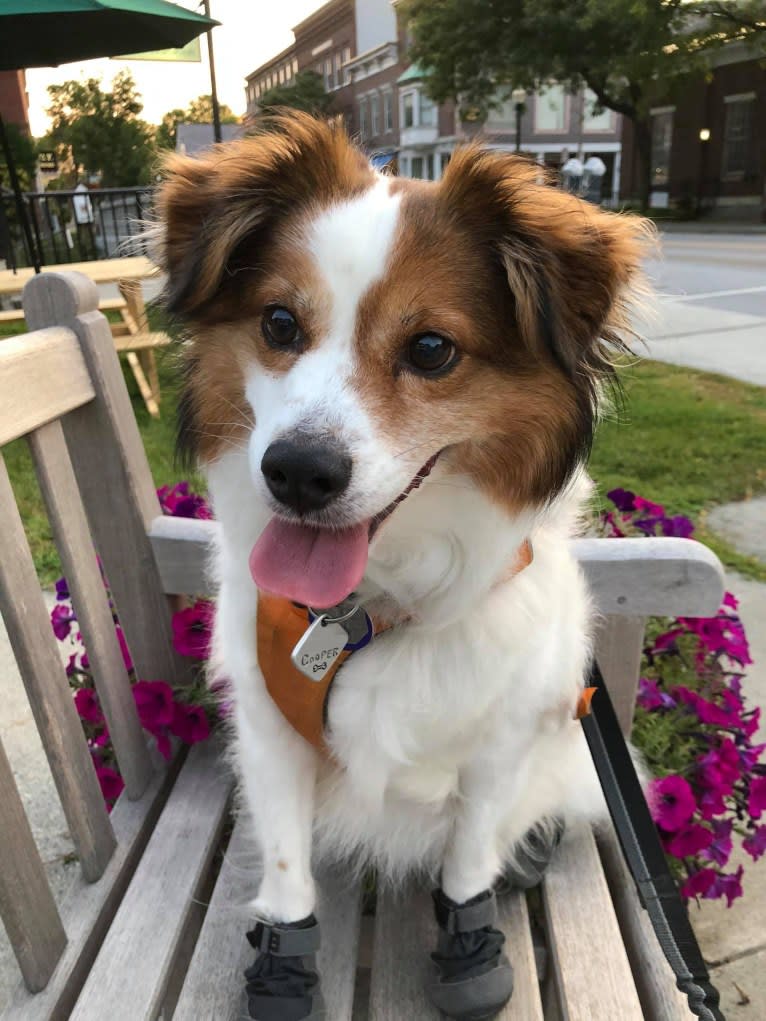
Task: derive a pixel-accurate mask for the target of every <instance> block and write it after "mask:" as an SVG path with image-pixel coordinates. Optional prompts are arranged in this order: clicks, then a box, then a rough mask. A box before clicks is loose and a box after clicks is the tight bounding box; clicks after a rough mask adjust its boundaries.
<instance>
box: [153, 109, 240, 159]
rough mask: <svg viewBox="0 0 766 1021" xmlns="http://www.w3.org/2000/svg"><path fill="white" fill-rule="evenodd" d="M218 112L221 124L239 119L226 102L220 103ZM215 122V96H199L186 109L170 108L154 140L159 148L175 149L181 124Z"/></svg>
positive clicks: (234, 122)
mask: <svg viewBox="0 0 766 1021" xmlns="http://www.w3.org/2000/svg"><path fill="white" fill-rule="evenodd" d="M218 112H219V114H220V118H221V124H236V123H237V122H238V121H239V118H238V117H237V115H236V114H235V113H234V112H233V111H232V110H231V109H230V107H228V106H227V105H226V104H225V103H219V104H218ZM212 123H213V97H212V96H198V97H197V98H196V99H195V100H193V101H192V102H191V103H189V105H188V106H187V108H186V109H185V110H180V109H178V108H176V109H175V110H170V111H168V113H166V114H165V116H164V117H163V118H162V122H161V123H160V125H159V127H158V128H157V131H156V132H155V135H154V141H155V144H156V146H157V148H158V149H175V147H176V134H177V131H178V125H179V124H212Z"/></svg>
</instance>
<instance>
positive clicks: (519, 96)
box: [511, 89, 527, 152]
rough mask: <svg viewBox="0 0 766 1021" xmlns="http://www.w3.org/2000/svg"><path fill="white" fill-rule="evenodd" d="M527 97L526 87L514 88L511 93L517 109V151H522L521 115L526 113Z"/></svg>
mask: <svg viewBox="0 0 766 1021" xmlns="http://www.w3.org/2000/svg"><path fill="white" fill-rule="evenodd" d="M526 99H527V90H526V89H514V90H513V92H512V93H511V101H512V103H513V105H514V108H515V110H516V152H521V115H522V114H523V113H524V104H525V102H526Z"/></svg>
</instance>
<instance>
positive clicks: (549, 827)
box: [495, 819, 564, 895]
mask: <svg viewBox="0 0 766 1021" xmlns="http://www.w3.org/2000/svg"><path fill="white" fill-rule="evenodd" d="M563 835H564V823H563V822H562V821H561V820H560V819H554V820H553V821H552V822H551V823H546V824H540V823H538V824H537V825H536V826H533V827H532V829H531V830H529V832H528V833H527V834H526V836H525V837H524V843H523V846H522V847H521V848H519V850H518V851H517V853H516V854H515V855H514V861H513V864H510V863H509V864H508V865H506V867H505V868H504V869H503V874H502V875H501V876H500V878H499V879H498V881H497V882H496V883H495V890H496V891H497V893H499V894H500V895H503V894H506V893H510V892H511V890H531V889H532V887H533V886H537V885H538V883H540V882H541V881H542V878H543V876H544V875H545V870H546V869H547V868H548V866H549V865H550V863H551V859H552V858H553V855H554V852H555V850H556V848H557V847H558V846H559V844H560V843H561V838H562V837H563Z"/></svg>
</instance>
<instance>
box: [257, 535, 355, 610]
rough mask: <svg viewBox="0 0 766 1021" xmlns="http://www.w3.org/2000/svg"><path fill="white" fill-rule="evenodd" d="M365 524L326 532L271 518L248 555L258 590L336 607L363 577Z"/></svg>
mask: <svg viewBox="0 0 766 1021" xmlns="http://www.w3.org/2000/svg"><path fill="white" fill-rule="evenodd" d="M369 528H370V523H369V521H363V522H362V524H360V525H354V527H353V528H344V529H343V530H342V531H340V532H331V531H330V530H329V529H327V528H312V527H309V526H307V525H296V524H293V523H292V522H289V521H283V520H282V519H281V518H278V517H273V518H272V519H271V521H270V522H269V523H268V525H266V527H265V528H264V530H263V532H262V533H261V536H260V538H259V539H258V541H257V542H256V544H255V546H253V549H252V552H251V554H250V574H251V575H252V578H253V581H254V582H255V584H256V585H257V586H258V588H260V589H263V591H264V592H271V593H273V594H274V595H277V596H284V597H285V598H286V599H291V600H293V602H296V603H304V604H306V605H307V606H315V607H318V608H320V609H323V608H325V607H328V606H335V605H336V604H337V603H340V602H342V601H343V600H344V599H345V598H346V597H347V596H348V595H350V593H351V592H353V591H354V589H355V588H356V587H357V585H358V584H359V582H360V581H361V580H362V577H363V576H364V572H365V569H366V567H367V555H368V546H369Z"/></svg>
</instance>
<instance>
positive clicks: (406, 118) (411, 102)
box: [402, 92, 415, 177]
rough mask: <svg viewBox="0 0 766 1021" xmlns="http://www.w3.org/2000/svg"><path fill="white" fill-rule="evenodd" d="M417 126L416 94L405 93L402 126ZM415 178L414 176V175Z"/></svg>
mask: <svg viewBox="0 0 766 1021" xmlns="http://www.w3.org/2000/svg"><path fill="white" fill-rule="evenodd" d="M414 124H415V93H414V92H405V94H404V95H403V96H402V126H403V127H405V128H411V127H413V125H414ZM412 176H413V177H414V176H415V175H414V174H413V175H412Z"/></svg>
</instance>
